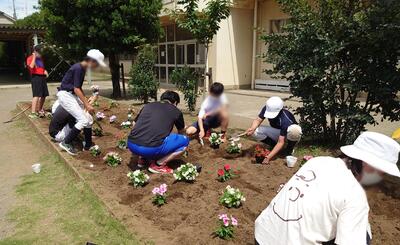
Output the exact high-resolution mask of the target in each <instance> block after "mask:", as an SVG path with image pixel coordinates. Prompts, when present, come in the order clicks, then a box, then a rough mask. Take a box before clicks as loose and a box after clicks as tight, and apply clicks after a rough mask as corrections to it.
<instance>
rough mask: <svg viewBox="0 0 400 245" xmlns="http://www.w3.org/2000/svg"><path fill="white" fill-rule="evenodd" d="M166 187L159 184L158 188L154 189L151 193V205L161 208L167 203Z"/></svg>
mask: <svg viewBox="0 0 400 245" xmlns="http://www.w3.org/2000/svg"><path fill="white" fill-rule="evenodd" d="M167 190H168V189H167V185H166V184H161V185H160V187H154V189H153V191H152V193H153V195H154V197H153V204H154V205H157V206H162V205H164V204H165V203H167Z"/></svg>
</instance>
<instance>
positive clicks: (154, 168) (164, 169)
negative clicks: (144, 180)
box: [149, 163, 174, 174]
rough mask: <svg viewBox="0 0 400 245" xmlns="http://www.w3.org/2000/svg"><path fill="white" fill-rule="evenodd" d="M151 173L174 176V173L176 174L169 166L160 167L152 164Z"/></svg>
mask: <svg viewBox="0 0 400 245" xmlns="http://www.w3.org/2000/svg"><path fill="white" fill-rule="evenodd" d="M149 171H150V172H151V173H153V174H172V173H174V170H172V168H170V167H168V166H167V165H164V166H158V165H157V164H155V163H152V164H151V165H150V167H149Z"/></svg>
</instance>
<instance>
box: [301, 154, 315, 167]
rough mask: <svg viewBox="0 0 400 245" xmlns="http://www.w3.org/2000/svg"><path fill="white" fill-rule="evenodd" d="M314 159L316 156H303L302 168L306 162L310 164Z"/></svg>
mask: <svg viewBox="0 0 400 245" xmlns="http://www.w3.org/2000/svg"><path fill="white" fill-rule="evenodd" d="M313 158H314V156H312V155H305V156H303V160H302V161H301V163H300V167H302V166H303V165H304V164H305V163H306V162H308V161H309V160H311V159H313Z"/></svg>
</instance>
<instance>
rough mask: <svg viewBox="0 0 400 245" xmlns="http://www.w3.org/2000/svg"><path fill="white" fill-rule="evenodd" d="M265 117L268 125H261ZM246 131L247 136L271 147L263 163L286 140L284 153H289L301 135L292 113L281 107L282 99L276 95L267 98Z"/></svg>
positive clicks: (267, 161)
mask: <svg viewBox="0 0 400 245" xmlns="http://www.w3.org/2000/svg"><path fill="white" fill-rule="evenodd" d="M265 118H267V119H268V121H269V125H270V127H268V126H262V125H261V124H262V123H263V121H264V120H265ZM246 133H247V135H248V136H253V137H254V138H256V139H257V140H258V141H261V142H263V143H265V144H267V145H269V146H270V147H272V151H271V153H270V154H269V155H268V156H267V157H266V158H265V160H264V164H267V163H269V161H270V160H271V159H273V158H274V157H275V156H276V155H277V154H278V153H279V152H280V151H281V150H282V149H283V148H284V145H285V142H286V141H287V146H286V151H285V155H291V154H292V152H293V149H294V146H295V145H296V143H297V142H298V141H300V138H301V136H302V130H301V127H300V126H299V125H297V122H296V119H295V118H294V116H293V114H292V113H291V112H290V111H288V110H286V109H284V108H283V100H282V99H281V98H279V97H277V96H274V97H271V98H269V99H268V100H267V102H266V105H265V106H264V107H263V108H262V109H261V111H260V113H259V115H258V118H257V119H255V120H254V121H253V123H252V125H251V127H250V128H249V129H247V131H246Z"/></svg>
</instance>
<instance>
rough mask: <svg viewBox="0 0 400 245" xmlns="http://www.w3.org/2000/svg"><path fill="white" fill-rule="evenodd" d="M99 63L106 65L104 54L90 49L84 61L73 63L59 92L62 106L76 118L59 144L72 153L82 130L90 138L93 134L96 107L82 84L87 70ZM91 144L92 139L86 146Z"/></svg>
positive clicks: (74, 151)
mask: <svg viewBox="0 0 400 245" xmlns="http://www.w3.org/2000/svg"><path fill="white" fill-rule="evenodd" d="M99 65H101V66H106V65H105V63H104V55H103V54H102V53H101V52H100V51H99V50H97V49H92V50H89V52H88V53H87V55H86V57H85V58H84V60H83V61H81V62H79V63H76V64H74V65H72V66H71V68H70V69H69V70H68V71H67V72H66V74H65V75H64V77H63V79H62V81H61V86H60V88H59V91H58V93H57V97H58V101H59V103H60V106H61V107H62V108H64V109H65V110H66V111H67V112H68V113H69V114H71V115H72V116H73V117H74V118H75V119H76V123H75V125H74V127H72V129H71V131H70V132H69V133H68V135H66V136H65V138H64V141H62V142H60V144H59V146H60V148H61V149H63V150H65V151H67V152H68V153H69V154H71V155H76V154H77V151H76V150H75V149H74V148H73V146H72V141H73V140H74V139H75V138H76V137H77V136H78V135H79V133H80V132H81V130H83V133H84V135H85V138H87V139H88V138H89V134H90V137H91V134H92V130H91V126H92V123H93V118H92V116H91V114H93V112H94V108H93V106H92V105H91V104H90V102H89V100H88V99H87V98H86V97H85V93H84V92H83V90H82V85H83V81H84V78H85V74H86V71H87V70H89V69H95V68H97V67H98V66H99ZM91 146H92V142H91V141H89V142H86V144H85V148H90V147H91Z"/></svg>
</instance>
